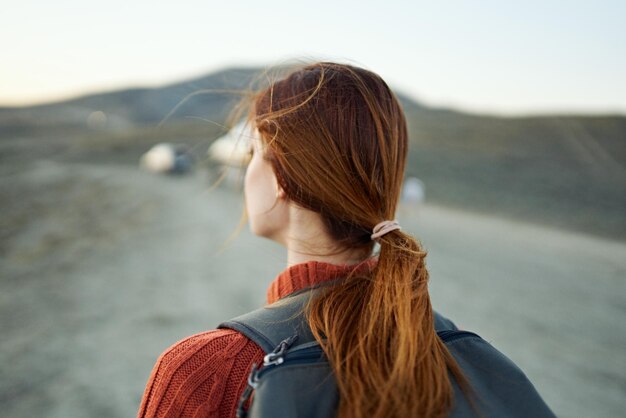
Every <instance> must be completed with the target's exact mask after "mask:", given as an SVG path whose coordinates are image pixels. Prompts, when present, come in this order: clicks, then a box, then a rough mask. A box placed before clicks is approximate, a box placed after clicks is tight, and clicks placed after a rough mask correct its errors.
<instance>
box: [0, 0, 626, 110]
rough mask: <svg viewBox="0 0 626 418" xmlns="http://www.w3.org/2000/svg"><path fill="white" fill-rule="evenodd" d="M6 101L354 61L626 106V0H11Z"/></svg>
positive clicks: (449, 82) (450, 97) (469, 92)
mask: <svg viewBox="0 0 626 418" xmlns="http://www.w3.org/2000/svg"><path fill="white" fill-rule="evenodd" d="M0 5H1V6H2V8H1V10H2V13H0V51H1V52H0V53H1V55H0V57H1V61H0V105H23V104H31V103H37V102H44V101H51V100H57V99H63V98H69V97H73V96H76V95H79V94H84V93H90V92H97V91H100V90H110V89H117V88H124V87H131V86H132V87H134V86H157V85H160V84H162V83H167V82H175V81H179V80H183V79H185V78H187V77H192V76H194V77H195V76H199V75H204V74H206V73H208V72H211V71H214V70H219V69H223V68H226V67H228V66H231V65H243V66H249V65H259V66H266V65H272V64H275V63H281V62H284V61H288V60H292V59H298V58H305V59H324V60H335V61H340V62H347V63H352V64H355V65H359V66H362V67H365V68H368V69H370V70H372V71H374V72H376V73H378V74H380V75H381V76H382V77H383V78H384V79H385V80H386V81H387V82H388V84H389V85H390V86H391V87H392V88H397V89H398V90H400V91H403V92H404V93H406V94H408V95H409V96H412V97H413V98H415V99H416V100H418V101H421V102H423V103H425V104H427V105H431V106H445V107H452V108H455V109H459V110H465V111H470V112H479V113H494V114H515V115H517V114H537V113H554V112H559V113H561V112H575V113H606V112H611V113H616V112H617V113H621V114H626V23H625V22H626V2H624V1H587V2H582V1H575V0H570V1H550V0H543V1H534V0H533V1H523V2H515V3H514V2H509V1H491V0H490V1H480V0H474V1H449V2H438V1H417V0H411V1H395V0H388V1H380V2H368V1H366V0H361V1H341V0H334V1H326V0H316V1H307V2H298V1H296V0H291V1H286V0H284V1H279V0H268V1H263V0H257V1H236V0H233V1H228V0H221V1H211V0H204V1H184V0H181V1H177V2H167V3H166V2H158V1H154V0H152V1H145V0H141V1H132V0H125V1H121V0H111V1H107V2H101V3H96V2H84V1H80V2H79V1H74V0H57V1H44V0H41V1H34V0H21V1H19V2H18V1H15V0H13V1H6V0H0Z"/></svg>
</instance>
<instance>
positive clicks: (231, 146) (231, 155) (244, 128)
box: [207, 121, 253, 167]
mask: <svg viewBox="0 0 626 418" xmlns="http://www.w3.org/2000/svg"><path fill="white" fill-rule="evenodd" d="M252 135H253V132H252V129H251V128H250V126H249V125H247V124H246V123H245V121H244V122H239V123H238V124H237V125H235V126H234V127H233V128H232V129H231V130H230V131H228V132H227V133H226V134H225V135H223V136H221V137H219V138H218V139H216V140H215V141H213V143H212V144H211V146H210V147H209V149H208V151H207V154H208V157H209V158H210V159H211V160H213V161H215V162H218V163H220V164H222V165H224V166H230V167H241V166H242V165H245V164H246V162H247V161H248V159H249V150H250V145H251V144H250V140H251V137H252Z"/></svg>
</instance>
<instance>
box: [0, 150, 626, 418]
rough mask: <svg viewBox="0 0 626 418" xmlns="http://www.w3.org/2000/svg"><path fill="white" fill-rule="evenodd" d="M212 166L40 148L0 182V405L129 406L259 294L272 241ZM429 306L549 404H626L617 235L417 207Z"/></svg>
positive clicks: (625, 311)
mask: <svg viewBox="0 0 626 418" xmlns="http://www.w3.org/2000/svg"><path fill="white" fill-rule="evenodd" d="M207 180H208V179H207V175H206V173H203V172H199V173H197V174H195V175H192V176H188V177H166V176H155V175H152V174H149V173H145V172H141V171H139V170H138V169H135V168H134V167H129V166H112V165H89V164H60V163H55V162H53V161H47V160H40V161H37V162H34V163H32V164H31V163H29V164H24V166H23V167H21V168H20V169H19V170H4V171H2V178H1V181H0V193H1V195H0V197H1V198H2V203H1V205H2V206H1V208H2V212H1V213H0V214H1V215H2V221H0V222H1V223H0V227H1V228H0V231H1V232H2V235H1V236H0V238H1V240H0V250H1V253H0V254H1V256H2V259H1V264H0V318H1V319H0V324H1V327H2V329H1V332H2V338H1V339H0V364H1V365H2V366H1V367H2V370H1V373H0V411H2V413H1V415H2V416H6V417H16V418H20V417H92V416H93V417H128V416H133V415H135V414H136V411H137V408H138V406H139V402H140V399H141V396H142V392H143V389H144V386H145V383H146V381H147V379H148V376H149V374H150V371H151V368H152V366H153V365H154V362H155V361H156V358H157V357H158V355H159V354H160V353H161V352H162V351H163V350H165V349H166V348H167V347H168V346H170V345H171V344H172V343H174V342H175V341H177V340H179V339H182V338H183V337H185V336H187V335H190V334H193V333H197V332H201V331H203V330H207V329H211V328H214V327H215V326H216V325H217V324H218V323H219V322H220V321H222V320H225V319H228V318H230V317H232V316H234V315H237V314H240V313H243V312H246V311H248V310H250V309H253V308H255V307H257V306H259V305H261V304H262V303H263V302H264V300H265V289H266V287H267V285H268V284H269V283H270V282H271V280H273V278H274V277H275V276H276V274H278V273H279V272H280V271H281V270H282V269H283V268H284V266H285V262H286V258H285V254H284V251H283V249H282V248H281V247H280V246H278V245H276V244H274V243H272V242H270V241H267V240H263V239H260V238H257V237H254V236H252V235H251V234H250V233H249V232H248V230H247V227H246V228H244V229H243V231H242V232H241V233H240V235H239V236H238V238H237V239H236V240H235V241H234V242H233V243H232V244H231V245H230V246H228V247H227V248H226V249H225V250H224V251H222V252H219V251H218V249H219V247H220V245H221V244H223V243H224V242H225V241H226V239H227V238H228V236H229V235H230V234H231V233H232V232H233V231H234V230H235V229H236V227H237V224H238V221H239V217H240V214H241V205H242V203H241V202H242V199H241V196H240V194H238V193H237V192H233V191H232V190H230V189H229V188H227V187H220V188H217V189H214V190H213V191H211V192H207V185H208V184H209V182H208V181H207ZM398 219H399V220H400V222H401V224H402V225H403V227H404V229H405V230H407V231H410V232H412V233H414V234H415V235H416V237H418V238H419V239H420V240H421V241H422V243H423V245H424V247H425V248H426V249H427V250H428V252H429V254H428V257H427V266H428V268H429V271H430V277H431V285H430V288H431V294H432V298H433V305H434V307H435V309H437V310H438V311H440V312H441V313H443V314H444V315H446V316H448V317H450V318H451V319H453V320H454V321H455V322H457V324H458V325H459V326H460V327H462V328H465V329H469V330H472V331H474V332H477V333H478V334H480V335H481V336H482V337H483V338H485V339H486V340H487V341H489V342H491V343H492V344H493V345H494V346H495V347H497V348H498V349H500V351H502V352H503V353H505V354H506V355H507V356H508V357H510V358H511V359H512V360H513V361H515V362H516V363H517V364H518V365H519V366H520V367H521V368H522V369H523V370H524V371H525V372H526V374H527V375H528V376H529V378H530V379H531V381H532V382H534V383H535V386H536V387H537V389H538V391H539V392H540V393H541V394H542V395H543V396H544V398H545V400H546V402H547V403H548V404H549V405H550V406H551V407H552V408H553V410H554V411H555V412H556V413H557V415H558V416H562V417H588V416H593V417H616V416H623V413H624V412H623V411H624V410H625V408H626V401H625V399H626V325H625V319H626V243H624V242H614V241H608V240H602V239H596V238H594V237H592V236H586V235H580V234H573V233H570V232H567V231H562V230H549V229H546V228H540V227H536V226H534V225H531V224H522V223H514V222H511V221H505V220H500V219H496V218H493V217H486V216H483V215H479V214H472V213H468V212H462V211H453V210H450V209H446V208H443V207H436V206H432V205H425V206H423V207H421V208H408V207H404V208H402V210H401V213H399V216H398Z"/></svg>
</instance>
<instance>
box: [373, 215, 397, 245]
mask: <svg viewBox="0 0 626 418" xmlns="http://www.w3.org/2000/svg"><path fill="white" fill-rule="evenodd" d="M396 229H402V228H400V224H399V223H398V221H397V220H393V221H382V222H380V223H379V224H377V225H376V226H375V227H374V229H373V230H372V232H373V234H372V236H371V237H372V239H373V240H374V239H377V238H379V237H382V236H383V235H385V234H386V233H387V232H391V231H394V230H396Z"/></svg>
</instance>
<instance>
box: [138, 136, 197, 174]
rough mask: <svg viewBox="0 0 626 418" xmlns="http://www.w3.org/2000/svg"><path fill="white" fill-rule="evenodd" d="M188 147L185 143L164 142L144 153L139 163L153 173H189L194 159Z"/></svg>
mask: <svg viewBox="0 0 626 418" xmlns="http://www.w3.org/2000/svg"><path fill="white" fill-rule="evenodd" d="M186 148H187V147H185V146H184V145H180V144H171V143H168V142H162V143H160V144H157V145H155V146H153V147H152V148H150V150H148V151H147V152H146V153H145V154H144V155H142V156H141V158H140V160H139V165H140V167H141V168H143V169H146V170H148V171H151V172H153V173H165V174H182V173H187V172H189V171H191V169H192V168H193V161H192V158H191V155H190V154H189V153H188V151H187V149H186Z"/></svg>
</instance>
